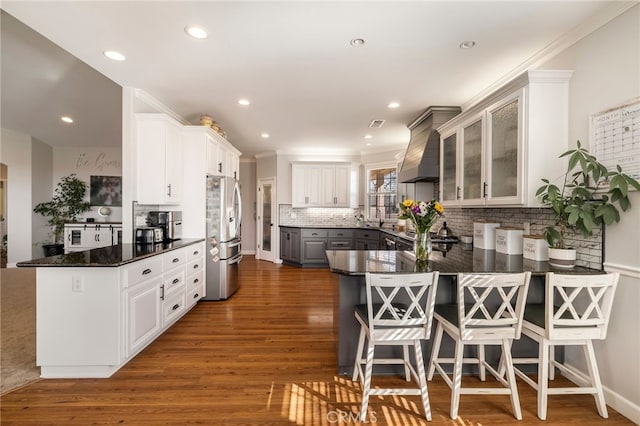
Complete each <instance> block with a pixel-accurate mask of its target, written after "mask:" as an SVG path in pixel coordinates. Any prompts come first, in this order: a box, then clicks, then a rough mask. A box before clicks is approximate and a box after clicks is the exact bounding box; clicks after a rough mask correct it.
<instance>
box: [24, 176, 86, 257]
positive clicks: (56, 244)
mask: <svg viewBox="0 0 640 426" xmlns="http://www.w3.org/2000/svg"><path fill="white" fill-rule="evenodd" d="M86 192H87V184H86V183H85V182H83V181H82V180H80V179H79V178H78V177H77V176H76V175H75V174H74V173H72V174H70V175H69V176H65V177H63V178H62V179H60V182H58V185H57V187H56V190H55V191H54V194H53V198H52V199H51V201H47V202H46V203H40V204H38V205H36V206H35V207H34V209H33V211H34V212H35V213H40V214H41V215H43V216H45V217H48V218H49V219H48V220H47V223H48V224H49V225H51V235H52V237H53V244H44V245H43V246H42V247H43V249H44V251H45V256H53V255H54V254H61V253H63V252H64V245H63V241H62V238H63V234H64V224H65V223H68V222H75V221H77V220H78V215H80V214H82V213H84V212H86V211H88V210H89V209H90V205H89V202H88V201H85V199H84V196H85V193H86Z"/></svg>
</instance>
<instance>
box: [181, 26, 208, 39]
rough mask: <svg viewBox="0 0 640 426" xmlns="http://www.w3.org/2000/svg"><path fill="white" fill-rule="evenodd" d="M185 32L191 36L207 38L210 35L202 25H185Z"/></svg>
mask: <svg viewBox="0 0 640 426" xmlns="http://www.w3.org/2000/svg"><path fill="white" fill-rule="evenodd" d="M184 32H186V33H187V34H189V35H190V36H191V37H193V38H197V39H200V40H202V39H205V38H207V37H208V36H209V34H207V32H206V31H205V30H204V29H203V28H200V27H193V26H192V27H185V28H184Z"/></svg>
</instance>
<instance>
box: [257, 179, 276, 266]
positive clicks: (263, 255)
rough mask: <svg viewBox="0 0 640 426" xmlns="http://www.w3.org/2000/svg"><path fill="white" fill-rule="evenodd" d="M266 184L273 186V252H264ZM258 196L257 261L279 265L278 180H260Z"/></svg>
mask: <svg viewBox="0 0 640 426" xmlns="http://www.w3.org/2000/svg"><path fill="white" fill-rule="evenodd" d="M265 184H267V185H268V184H271V227H270V228H271V250H270V251H264V250H262V239H263V238H262V230H263V229H264V228H263V223H262V211H263V202H264V200H263V187H264V185H265ZM256 191H257V196H256V200H257V201H258V202H257V208H256V211H257V212H256V213H257V215H256V259H259V260H267V261H269V262H273V263H278V262H279V261H280V256H279V250H278V244H277V243H278V232H277V231H278V210H277V203H276V178H275V177H269V178H261V179H258V184H257V185H256Z"/></svg>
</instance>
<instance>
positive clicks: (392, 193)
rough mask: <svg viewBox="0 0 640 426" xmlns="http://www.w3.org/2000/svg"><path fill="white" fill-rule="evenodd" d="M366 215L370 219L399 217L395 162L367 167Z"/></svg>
mask: <svg viewBox="0 0 640 426" xmlns="http://www.w3.org/2000/svg"><path fill="white" fill-rule="evenodd" d="M366 170H367V178H366V179H367V189H366V190H367V194H366V206H365V209H366V216H367V219H369V220H375V219H395V218H397V217H398V202H397V196H398V191H397V189H398V173H397V169H396V165H395V164H378V165H372V166H368V167H367V169H366Z"/></svg>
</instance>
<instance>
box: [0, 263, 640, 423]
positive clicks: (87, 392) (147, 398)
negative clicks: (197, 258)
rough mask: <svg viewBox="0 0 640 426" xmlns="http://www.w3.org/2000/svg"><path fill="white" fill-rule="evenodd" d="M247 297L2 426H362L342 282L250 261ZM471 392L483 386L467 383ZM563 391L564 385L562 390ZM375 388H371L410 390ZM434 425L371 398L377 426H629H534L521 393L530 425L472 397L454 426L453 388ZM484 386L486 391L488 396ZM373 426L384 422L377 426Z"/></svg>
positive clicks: (564, 416) (58, 389) (60, 384)
mask: <svg viewBox="0 0 640 426" xmlns="http://www.w3.org/2000/svg"><path fill="white" fill-rule="evenodd" d="M240 276H241V280H242V287H241V288H240V290H239V291H238V293H236V294H235V295H234V296H233V297H232V298H230V299H229V300H227V301H223V302H200V303H198V305H197V306H196V307H195V308H194V309H193V310H192V311H191V312H189V313H188V314H187V315H186V316H185V317H183V318H182V319H181V320H180V321H179V322H178V323H177V324H175V325H174V326H173V327H172V328H171V329H169V330H168V331H167V332H165V333H164V334H163V335H162V336H160V337H159V338H158V339H157V340H156V341H155V342H154V343H152V344H151V345H150V346H149V347H147V348H146V349H145V350H144V351H142V352H141V353H140V354H139V355H138V356H137V357H136V358H134V359H133V360H132V361H131V362H129V363H128V364H127V365H125V366H124V367H123V368H122V369H121V370H120V371H118V372H117V373H116V374H115V375H114V376H113V377H111V378H109V379H84V380H40V381H38V382H36V383H33V384H31V385H29V386H26V387H24V388H22V389H19V390H16V391H14V392H11V393H9V394H6V395H3V396H2V398H1V400H0V402H1V404H2V407H1V411H0V416H1V422H2V425H14V424H19V425H29V424H32V425H44V424H51V425H88V424H109V425H111V424H130V425H172V424H175V425H183V424H204V425H293V424H299V425H327V424H343V425H344V424H356V423H357V422H356V418H357V413H358V412H359V409H360V400H361V393H360V386H359V384H356V383H354V382H352V381H351V380H350V378H349V377H339V376H336V357H335V347H336V337H337V334H336V333H337V324H335V323H334V316H333V312H334V309H335V307H336V305H337V292H338V284H337V279H336V277H335V276H334V275H333V274H331V273H330V272H329V271H328V270H326V269H299V268H292V267H288V266H282V265H274V264H271V263H267V262H259V261H255V260H254V259H253V258H250V257H248V256H245V259H244V260H243V262H242V263H241V270H240ZM464 380H465V384H466V383H467V382H468V383H469V385H474V384H475V383H477V384H478V385H480V382H479V381H478V380H477V378H475V377H464ZM556 382H558V384H560V385H561V384H565V385H566V383H567V381H566V380H565V379H563V378H561V377H560V378H558V379H557V380H556ZM405 383H406V382H404V381H403V380H402V379H400V378H396V377H375V378H374V382H373V384H374V386H375V385H376V384H378V385H385V386H403V385H404V384H405ZM428 385H429V396H430V399H431V409H432V415H433V421H432V422H430V423H429V422H427V421H426V420H425V419H424V417H423V413H422V405H421V402H420V397H419V396H415V397H414V396H407V397H401V396H393V397H379V396H376V397H372V399H371V402H370V418H369V419H368V420H369V422H370V423H372V424H379V425H398V426H405V425H427V424H446V425H512V424H516V423H517V424H519V425H533V424H536V425H538V424H552V425H573V424H589V425H591V424H606V425H630V424H632V423H631V422H630V421H629V420H627V419H626V418H624V417H623V416H621V415H620V414H618V413H616V412H615V411H613V410H610V411H609V416H610V418H609V419H608V420H605V419H602V418H600V417H599V416H598V414H597V411H596V408H595V403H594V401H593V397H591V396H589V395H569V396H564V395H563V396H554V397H551V398H550V399H549V413H548V419H549V420H547V421H546V422H542V421H540V420H538V418H537V417H536V395H535V392H534V391H533V390H532V389H531V388H529V387H528V386H526V385H525V384H523V383H521V382H520V383H519V391H520V401H521V405H522V411H523V420H522V421H520V422H517V421H516V420H515V419H514V417H513V415H512V412H511V404H510V401H509V398H508V396H504V397H503V396H496V395H489V396H483V395H463V396H462V399H461V403H460V410H459V411H460V417H459V418H458V420H457V421H453V420H451V419H450V418H449V398H450V392H449V388H448V387H447V386H446V385H445V384H444V382H443V381H442V380H440V379H439V378H435V379H434V380H433V381H432V382H429V384H428ZM483 385H484V384H483ZM374 420H375V421H374Z"/></svg>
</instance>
